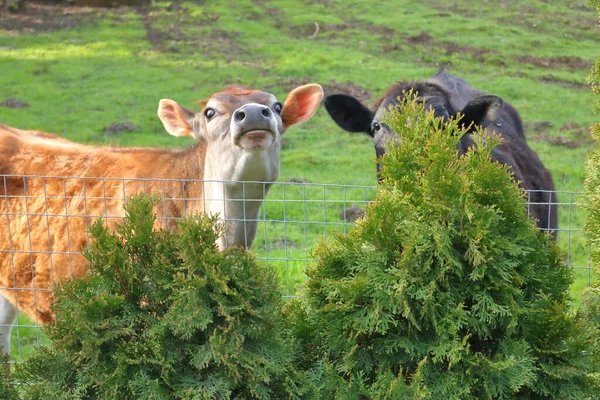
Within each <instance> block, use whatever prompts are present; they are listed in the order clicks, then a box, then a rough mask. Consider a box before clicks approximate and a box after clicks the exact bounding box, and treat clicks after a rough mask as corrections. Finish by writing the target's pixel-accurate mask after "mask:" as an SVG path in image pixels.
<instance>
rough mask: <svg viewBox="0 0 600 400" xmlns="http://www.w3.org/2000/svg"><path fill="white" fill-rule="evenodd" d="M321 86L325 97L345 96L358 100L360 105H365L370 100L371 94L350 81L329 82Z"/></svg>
mask: <svg viewBox="0 0 600 400" xmlns="http://www.w3.org/2000/svg"><path fill="white" fill-rule="evenodd" d="M322 86H323V91H324V92H325V96H329V95H331V94H347V95H349V96H353V97H355V98H356V99H358V100H360V102H361V103H363V104H366V103H367V101H369V100H370V99H371V92H370V91H369V90H367V89H365V88H364V87H362V86H359V85H356V84H354V83H352V82H350V81H347V82H345V83H339V82H331V83H327V84H325V85H322Z"/></svg>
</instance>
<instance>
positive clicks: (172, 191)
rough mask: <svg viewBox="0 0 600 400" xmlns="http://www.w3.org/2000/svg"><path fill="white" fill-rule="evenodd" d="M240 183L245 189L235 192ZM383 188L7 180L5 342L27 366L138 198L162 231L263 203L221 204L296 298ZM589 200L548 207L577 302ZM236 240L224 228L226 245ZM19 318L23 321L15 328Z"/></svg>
mask: <svg viewBox="0 0 600 400" xmlns="http://www.w3.org/2000/svg"><path fill="white" fill-rule="evenodd" d="M207 185H211V188H210V190H209V189H208V188H207ZM232 185H233V186H234V187H235V188H237V189H236V193H237V194H236V195H234V196H232V195H231V193H232V190H231V187H233V186H232ZM240 185H241V186H240ZM215 187H217V188H218V189H217V190H215ZM240 187H241V189H240ZM375 190H376V189H375V188H374V187H372V186H356V185H335V184H313V183H296V182H281V183H263V182H229V181H227V182H224V181H222V182H215V181H194V180H183V181H181V180H164V179H114V178H110V179H109V178H88V177H86V178H82V177H67V176H65V177H49V176H25V177H24V176H12V175H0V193H1V197H0V241H1V242H2V246H1V248H0V293H1V294H2V296H0V333H1V334H3V335H4V336H6V335H7V334H8V333H9V331H10V327H11V325H12V327H13V328H12V333H11V335H12V340H11V342H12V346H11V355H12V359H13V360H14V362H23V360H25V359H26V357H27V356H28V355H29V354H31V353H32V352H35V351H37V350H36V349H37V348H38V347H39V345H40V344H41V343H44V342H45V341H46V340H47V339H45V337H44V335H43V333H42V330H41V326H43V325H44V324H46V323H48V322H49V321H50V319H51V310H50V305H51V301H52V289H53V285H54V284H55V283H56V282H58V281H60V280H64V279H69V278H70V277H73V276H75V277H77V276H81V275H82V274H83V273H84V271H85V259H84V257H83V256H82V255H81V253H80V251H81V249H82V248H83V247H84V246H85V245H86V243H87V240H88V228H89V226H90V224H91V223H93V222H94V220H96V219H97V218H102V219H103V220H104V222H105V223H107V224H108V225H109V226H111V225H114V223H115V222H118V221H119V220H120V219H122V218H123V216H124V211H123V203H124V201H125V200H126V198H127V197H128V196H130V195H131V194H133V193H138V192H144V193H148V194H157V195H158V196H159V197H160V199H161V200H160V203H159V204H158V206H157V207H156V208H155V213H156V215H157V221H158V224H157V226H161V227H165V228H167V229H171V228H173V227H174V226H175V225H176V224H175V221H176V220H177V219H179V218H181V217H182V216H184V215H190V214H192V213H196V212H202V211H204V210H205V209H207V205H209V204H211V203H215V202H216V203H224V202H225V200H224V199H225V198H228V201H231V202H233V203H240V204H247V203H255V204H254V205H255V206H260V211H259V213H258V214H257V215H256V216H254V215H250V214H246V213H245V212H244V213H242V214H240V213H237V214H236V213H230V215H228V212H227V211H228V210H231V208H228V207H222V209H223V215H222V217H223V218H222V219H223V220H224V222H225V223H226V224H228V223H231V224H234V225H235V224H237V225H235V227H236V228H235V229H237V230H240V229H242V230H243V232H244V234H245V235H246V234H247V233H248V232H254V229H256V233H255V237H254V242H253V244H252V251H253V252H254V253H255V255H256V257H257V258H258V259H259V260H260V262H262V263H264V264H266V265H269V266H271V267H273V268H275V269H276V270H277V271H278V273H279V277H280V281H281V283H282V285H283V286H284V291H285V297H294V296H296V295H297V291H298V287H299V285H300V284H301V283H302V282H303V281H304V280H305V274H304V271H305V268H306V267H307V266H309V265H310V263H311V261H312V255H311V249H312V248H313V247H314V245H315V244H316V243H318V242H319V241H321V240H323V239H326V238H327V237H330V236H331V235H334V234H339V235H344V234H346V233H347V232H348V231H349V230H350V229H352V225H353V224H354V221H355V220H356V219H357V218H358V217H360V216H362V215H363V213H364V209H365V206H366V205H367V204H368V203H370V202H372V201H373V199H374V198H375ZM581 196H582V195H581V193H576V192H552V193H551V196H550V197H551V204H550V207H556V208H558V212H559V228H558V239H557V240H558V244H559V247H560V248H561V249H562V250H563V252H564V255H565V261H566V262H567V263H568V265H569V266H570V267H572V268H573V269H574V272H575V283H574V284H573V296H574V299H575V300H574V301H575V303H576V302H577V298H578V295H579V293H580V292H581V290H582V289H583V288H584V287H586V286H589V285H591V284H592V282H593V281H594V280H595V275H594V272H593V270H592V268H590V265H589V261H588V258H589V249H588V247H587V246H586V244H585V241H584V238H583V234H582V226H583V221H584V217H585V215H584V211H583V209H582V208H581V206H580V200H581ZM262 198H264V202H262V205H261V200H262ZM527 199H529V200H530V199H531V196H529V195H528V196H527ZM531 205H533V204H532V203H531V201H529V202H528V207H530V206H531ZM212 209H214V207H213V208H212ZM244 210H245V208H244ZM234 214H235V215H234ZM548 221H549V219H548ZM230 234H231V232H230V231H226V238H225V241H226V242H227V241H228V238H227V235H230ZM250 236H251V235H250ZM13 304H18V307H14V306H13ZM15 314H17V315H18V318H17V319H16V321H15V322H14V325H13V317H14V315H15ZM0 343H2V342H0ZM4 343H6V342H4Z"/></svg>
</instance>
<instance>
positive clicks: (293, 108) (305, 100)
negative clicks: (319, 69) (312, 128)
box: [281, 83, 323, 131]
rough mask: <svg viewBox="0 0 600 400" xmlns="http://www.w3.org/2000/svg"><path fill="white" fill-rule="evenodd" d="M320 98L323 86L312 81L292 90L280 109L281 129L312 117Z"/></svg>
mask: <svg viewBox="0 0 600 400" xmlns="http://www.w3.org/2000/svg"><path fill="white" fill-rule="evenodd" d="M322 98H323V88H322V87H321V86H320V85H317V84H314V83H313V84H310V85H304V86H299V87H297V88H296V89H294V90H292V91H291V92H290V94H289V95H288V97H287V99H286V100H285V103H284V104H283V110H281V120H282V121H283V130H284V131H285V130H286V129H287V128H289V127H290V126H292V125H296V124H300V123H302V122H304V121H306V120H308V119H309V118H310V117H312V116H313V114H314V113H315V111H317V108H319V104H321V99H322Z"/></svg>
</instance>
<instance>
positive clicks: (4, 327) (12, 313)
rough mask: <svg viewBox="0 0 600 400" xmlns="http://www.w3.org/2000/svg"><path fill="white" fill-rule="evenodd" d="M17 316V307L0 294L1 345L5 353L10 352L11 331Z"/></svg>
mask: <svg viewBox="0 0 600 400" xmlns="http://www.w3.org/2000/svg"><path fill="white" fill-rule="evenodd" d="M16 317H17V307H15V306H14V305H13V304H12V303H11V302H10V301H8V299H7V298H6V297H4V296H3V295H1V294H0V347H1V348H2V350H1V351H2V352H3V353H5V354H10V331H11V330H12V327H13V323H14V322H15V319H16Z"/></svg>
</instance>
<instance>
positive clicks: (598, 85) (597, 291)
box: [579, 0, 600, 386]
mask: <svg viewBox="0 0 600 400" xmlns="http://www.w3.org/2000/svg"><path fill="white" fill-rule="evenodd" d="M590 6H593V7H595V8H596V10H597V11H598V14H600V1H599V0H591V1H590ZM590 82H591V84H592V91H593V92H594V93H595V94H596V95H600V55H599V56H598V58H597V59H596V62H595V63H594V66H593V67H592V74H591V75H590ZM595 111H596V113H597V112H598V111H600V102H598V104H597V105H596V108H595ZM591 133H592V138H593V139H594V141H595V143H596V145H595V147H594V149H592V151H590V152H589V153H588V155H587V160H586V179H585V183H584V190H585V193H586V196H585V201H584V202H583V206H584V208H585V209H586V213H587V214H586V220H585V225H584V233H585V237H586V240H587V243H588V244H589V245H590V249H591V251H590V261H591V264H592V266H593V267H594V269H595V270H596V274H600V123H598V124H595V125H594V126H592V129H591ZM581 303H582V304H581V307H580V310H579V313H580V316H581V317H582V318H584V319H586V320H587V322H588V324H589V326H590V327H591V328H592V329H593V330H594V332H595V336H594V348H593V355H594V362H595V365H596V369H595V373H594V374H593V375H592V376H593V378H594V379H595V380H596V384H597V385H598V386H600V285H599V284H598V283H596V284H595V285H593V286H592V287H590V288H586V289H585V290H584V292H583V294H582V299H581Z"/></svg>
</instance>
